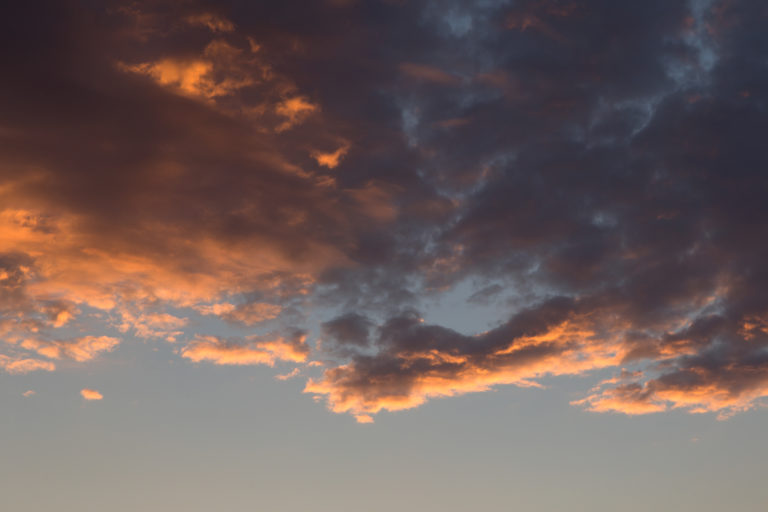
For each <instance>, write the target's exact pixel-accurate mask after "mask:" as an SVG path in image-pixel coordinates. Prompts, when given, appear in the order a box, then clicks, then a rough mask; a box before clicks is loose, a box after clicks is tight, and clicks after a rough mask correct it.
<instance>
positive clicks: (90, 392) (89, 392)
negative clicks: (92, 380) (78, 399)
mask: <svg viewBox="0 0 768 512" xmlns="http://www.w3.org/2000/svg"><path fill="white" fill-rule="evenodd" d="M80 396H82V397H83V399H84V400H88V401H91V400H101V399H103V398H104V395H102V394H101V393H99V392H98V391H96V390H95V389H88V388H85V389H81V390H80Z"/></svg>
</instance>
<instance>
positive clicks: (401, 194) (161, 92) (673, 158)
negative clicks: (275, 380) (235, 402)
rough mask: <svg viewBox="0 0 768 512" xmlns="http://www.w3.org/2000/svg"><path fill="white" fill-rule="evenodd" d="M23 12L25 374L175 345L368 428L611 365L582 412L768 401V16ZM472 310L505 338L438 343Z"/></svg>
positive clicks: (13, 336) (494, 5) (620, 11)
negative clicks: (264, 373)
mask: <svg viewBox="0 0 768 512" xmlns="http://www.w3.org/2000/svg"><path fill="white" fill-rule="evenodd" d="M15 10H16V12H15V13H14V15H13V16H9V17H6V19H4V20H3V22H2V23H3V25H4V26H3V27H2V30H0V38H2V44H3V48H5V49H6V50H4V51H3V52H2V65H3V69H5V70H7V72H6V74H7V76H8V78H7V79H6V80H4V81H3V84H2V85H0V88H2V92H3V94H2V95H0V108H2V111H3V112H4V115H3V119H2V120H0V368H2V369H3V370H4V371H6V372H8V373H14V374H21V373H27V372H31V371H36V370H38V371H39V370H42V371H53V370H55V369H56V363H57V362H58V361H64V360H69V361H72V362H74V363H81V364H88V363H89V362H90V363H91V364H92V362H93V361H94V360H96V359H97V358H100V357H116V354H118V353H119V349H120V348H119V347H120V346H121V344H123V343H126V342H130V341H132V340H136V339H142V340H159V341H160V342H170V343H177V344H178V348H177V349H176V352H177V354H178V355H179V356H180V357H181V358H183V359H186V360H188V361H190V362H194V363H201V364H203V363H211V364H219V365H258V364H260V365H269V366H272V365H276V364H291V365H294V368H292V369H291V370H290V371H288V373H285V374H284V375H283V377H285V378H288V377H289V376H290V377H298V376H299V375H307V384H306V389H305V391H306V392H307V393H309V394H311V395H313V396H315V397H316V398H317V399H318V400H320V401H323V402H325V403H326V404H327V405H328V407H329V408H330V409H331V410H333V411H336V412H343V413H351V414H353V415H355V416H356V417H357V418H358V420H359V421H362V422H368V421H371V420H372V419H373V415H375V414H376V413H379V412H381V411H385V410H389V411H394V410H401V409H408V408H412V407H416V406H418V405H420V404H423V403H424V402H425V401H427V400H429V399H432V398H436V397H448V396H454V395H458V394H463V393H469V392H480V391H485V390H488V389H491V388H493V387H494V386H497V385H503V384H507V385H518V386H538V385H541V378H542V377H546V376H557V375H585V376H586V375H590V374H596V373H598V371H600V372H599V373H600V376H599V377H595V378H594V379H595V381H596V382H592V384H594V387H593V388H592V389H591V390H590V391H588V392H587V393H586V394H585V396H583V397H582V398H580V399H577V400H575V401H573V404H574V405H576V406H578V407H583V408H585V409H586V410H590V411H596V412H609V411H612V412H622V413H627V414H644V413H651V412H661V411H666V410H670V409H682V410H686V411H689V412H694V413H700V412H714V413H716V414H718V415H719V416H720V417H727V416H729V415H731V414H734V413H736V412H739V411H744V410H748V409H750V408H753V407H756V406H758V405H760V404H761V403H762V402H763V401H764V399H765V398H766V397H768V291H767V290H768V271H767V270H766V265H765V261H766V260H767V259H768V242H766V241H767V240H768V232H766V226H768V208H767V207H766V201H765V194H766V191H768V174H766V172H765V169H766V167H767V165H768V161H766V159H767V157H766V153H765V151H764V150H763V149H762V137H763V136H762V134H764V133H766V131H767V130H768V126H767V125H768V116H766V91H768V68H766V66H765V64H764V55H765V53H766V50H768V37H766V35H765V31H764V29H763V25H764V20H765V17H766V15H768V10H766V7H765V5H763V3H762V2H759V1H757V0H691V1H689V2H687V3H684V2H679V3H674V4H671V3H669V2H665V1H661V0H658V1H657V0H650V1H647V2H634V3H626V2H614V1H609V0H604V1H603V0H600V1H593V2H579V1H565V0H563V1H560V0H523V1H515V2H512V1H504V0H490V1H487V2H475V3H466V2H454V1H441V2H437V1H428V0H424V1H419V2H394V1H385V0H376V1H372V2H345V3H339V2H314V3H312V4H311V5H307V6H303V8H302V9H300V10H297V9H295V6H291V5H288V4H281V3H278V2H257V3H250V4H243V3H241V2H206V1H189V2H181V3H179V2H165V1H152V2H149V1H147V2H143V1H139V2H133V3H131V4H125V3H124V2H114V3H112V2H106V3H103V4H100V5H99V6H94V5H91V4H86V3H84V2H79V1H73V2H44V3H43V4H41V5H36V6H35V8H34V9H33V8H32V7H26V6H17V7H16V8H15ZM467 289H471V290H470V291H469V293H467V296H466V297H465V299H466V300H467V307H468V308H469V307H473V308H493V309H494V310H495V311H500V310H503V311H506V313H504V314H503V315H501V316H500V317H499V318H498V319H497V320H498V321H497V322H496V323H495V324H493V325H490V326H488V329H487V330H486V331H485V332H480V333H472V332H469V330H464V331H462V332H459V331H457V330H455V329H450V328H448V327H445V326H441V325H431V324H429V323H428V322H424V321H422V320H421V317H422V313H421V312H424V311H426V310H428V309H429V307H430V304H431V303H433V302H434V300H435V299H439V298H440V297H443V296H451V295H452V294H453V295H455V294H458V293H464V292H466V290H467ZM233 333H235V334H233ZM320 367H322V368H320ZM610 374H612V375H613V377H605V375H610ZM587 387H589V384H588V385H587ZM84 396H85V395H84Z"/></svg>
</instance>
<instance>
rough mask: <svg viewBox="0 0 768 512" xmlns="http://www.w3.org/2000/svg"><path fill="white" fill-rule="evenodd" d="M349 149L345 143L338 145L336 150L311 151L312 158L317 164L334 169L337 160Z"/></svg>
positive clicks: (337, 163)
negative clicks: (324, 151)
mask: <svg viewBox="0 0 768 512" xmlns="http://www.w3.org/2000/svg"><path fill="white" fill-rule="evenodd" d="M348 151H349V145H348V144H345V145H342V146H340V147H339V149H337V150H336V151H332V152H330V153H323V152H321V151H313V152H312V158H314V159H315V160H316V161H317V165H321V166H323V167H327V168H329V169H334V168H336V167H338V165H339V162H340V161H341V159H342V158H344V156H345V155H346V154H347V152H348Z"/></svg>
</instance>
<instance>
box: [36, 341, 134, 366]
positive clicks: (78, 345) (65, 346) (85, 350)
mask: <svg viewBox="0 0 768 512" xmlns="http://www.w3.org/2000/svg"><path fill="white" fill-rule="evenodd" d="M119 344H120V340H118V339H117V338H112V337H109V336H84V337H82V338H74V339H71V340H56V341H44V340H36V339H28V340H24V341H23V342H22V343H21V347H22V348H25V349H27V350H32V351H34V352H37V353H38V354H40V355H41V356H45V357H47V358H49V359H63V358H67V359H73V360H75V361H77V362H84V361H90V360H91V359H94V358H95V357H97V356H98V355H99V354H101V353H103V352H111V351H112V350H114V349H115V347H117V346H118V345H119Z"/></svg>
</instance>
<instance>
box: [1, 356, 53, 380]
mask: <svg viewBox="0 0 768 512" xmlns="http://www.w3.org/2000/svg"><path fill="white" fill-rule="evenodd" d="M0 368H2V369H3V370H5V371H6V372H8V373H10V374H13V375H18V374H24V373H29V372H34V371H37V370H44V371H48V372H52V371H53V370H55V369H56V365H55V364H53V363H51V362H50V361H44V360H41V359H32V358H28V357H10V356H6V355H3V354H0Z"/></svg>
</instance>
